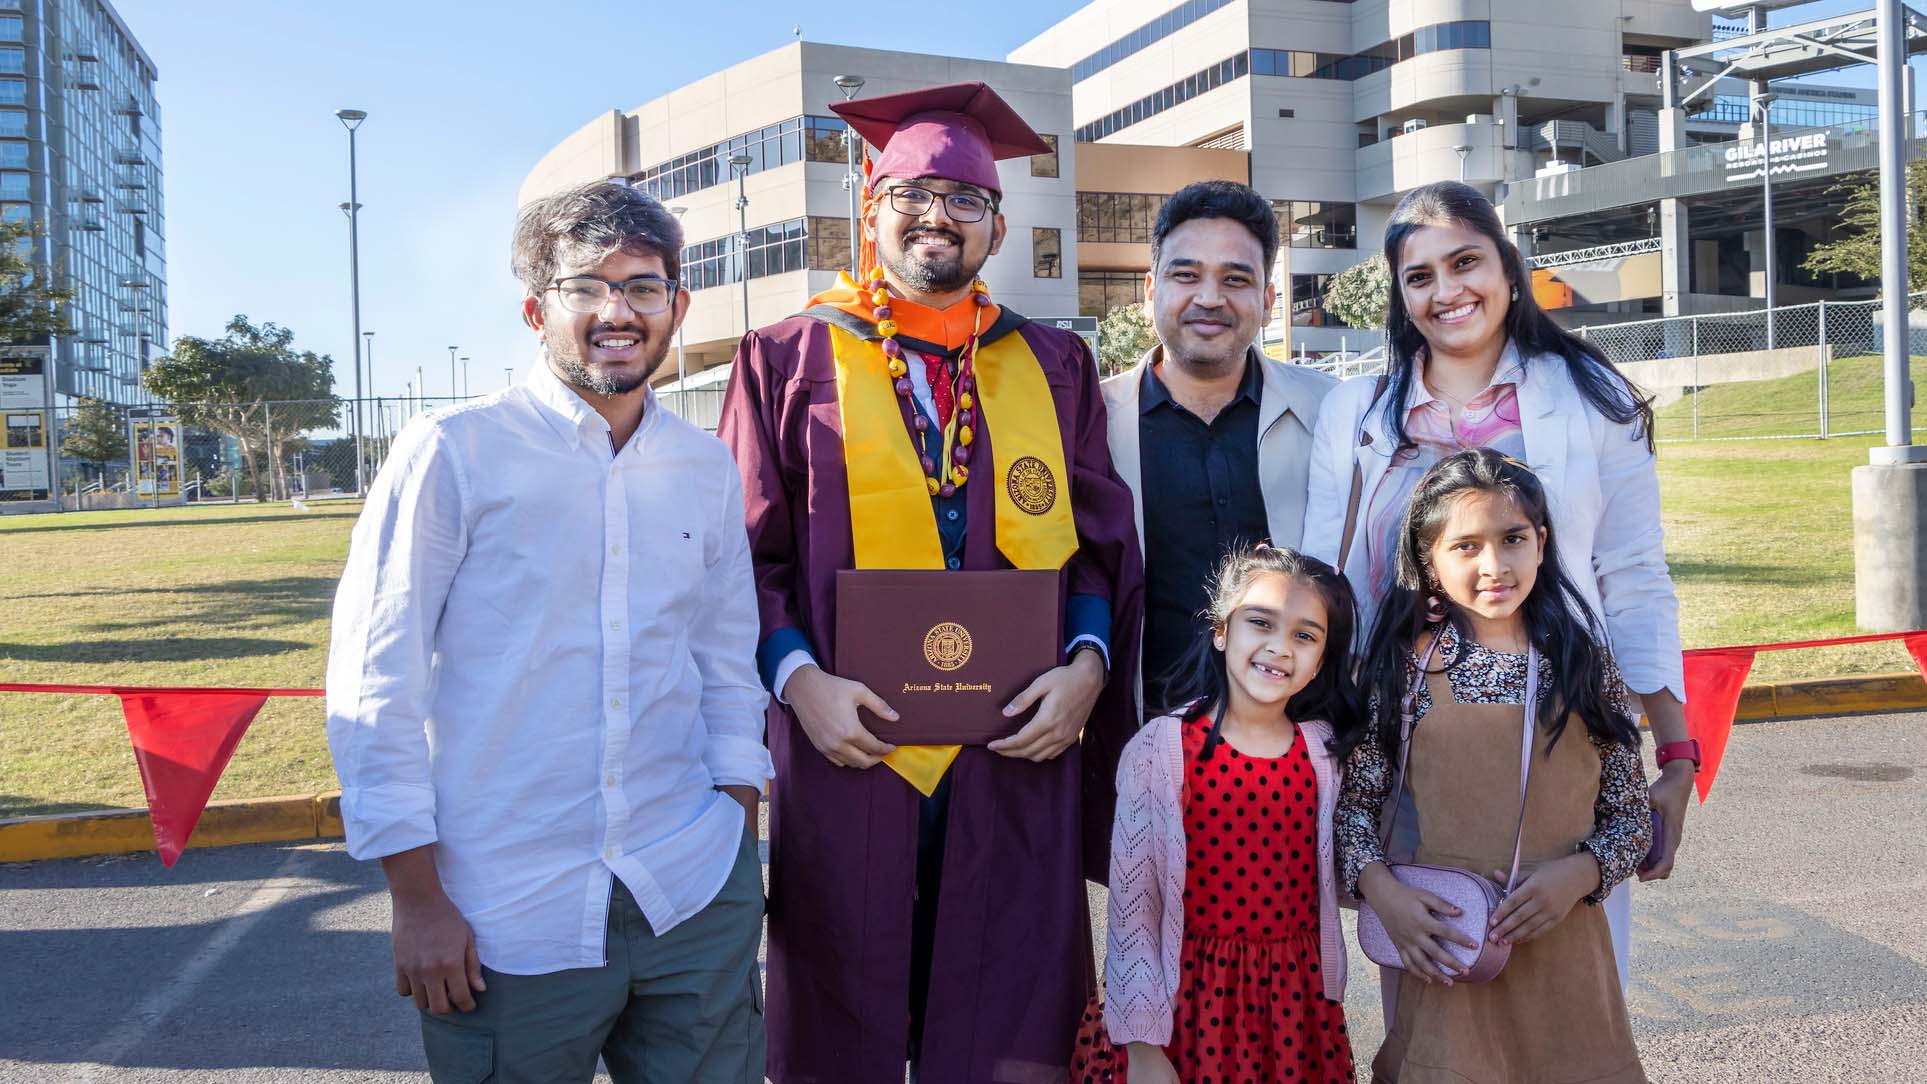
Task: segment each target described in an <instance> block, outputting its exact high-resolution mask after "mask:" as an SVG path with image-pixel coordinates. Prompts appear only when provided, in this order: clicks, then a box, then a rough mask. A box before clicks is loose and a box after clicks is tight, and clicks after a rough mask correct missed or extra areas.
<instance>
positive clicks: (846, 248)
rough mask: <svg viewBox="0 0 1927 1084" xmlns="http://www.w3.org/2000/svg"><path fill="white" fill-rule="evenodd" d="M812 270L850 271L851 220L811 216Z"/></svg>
mask: <svg viewBox="0 0 1927 1084" xmlns="http://www.w3.org/2000/svg"><path fill="white" fill-rule="evenodd" d="M809 235H810V269H811V270H812V271H847V270H849V269H850V220H849V219H847V218H823V217H819V216H816V215H811V216H810V223H809Z"/></svg>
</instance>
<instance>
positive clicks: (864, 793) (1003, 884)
mask: <svg viewBox="0 0 1927 1084" xmlns="http://www.w3.org/2000/svg"><path fill="white" fill-rule="evenodd" d="M819 311H820V310H819ZM1006 316H1007V317H1008V318H1007V319H1001V320H999V321H998V322H997V325H996V327H994V328H993V329H992V331H993V332H1003V333H1008V334H1019V335H1022V336H1023V337H1024V339H1025V341H1026V343H1027V344H1028V345H1029V347H1030V349H1031V352H1032V353H1033V354H1035V355H1036V357H1037V359H1038V362H1039V364H1040V365H1041V366H1042V367H1043V369H1044V373H1045V376H1046V378H1047V380H1048V382H1049V384H1050V389H1051V395H1052V398H1053V400H1054V402H1055V405H1056V408H1057V417H1058V424H1059V427H1060V430H1061V432H1062V434H1063V437H1064V461H1065V463H1066V464H1067V466H1068V468H1069V471H1070V473H1071V485H1070V497H1071V507H1072V512H1073V517H1074V520H1075V522H1076V527H1077V534H1078V542H1079V549H1078V551H1077V553H1076V554H1075V555H1074V556H1073V557H1072V558H1071V559H1070V561H1069V562H1068V563H1067V564H1066V566H1065V568H1064V575H1063V577H1062V579H1063V590H1064V592H1065V593H1066V595H1068V594H1070V593H1079V594H1090V595H1098V596H1101V597H1104V598H1107V599H1109V600H1110V601H1111V604H1112V619H1111V643H1110V658H1111V663H1112V671H1111V675H1110V680H1109V682H1108V683H1107V685H1106V687H1105V690H1104V693H1103V694H1102V696H1101V698H1100V699H1099V701H1098V704H1097V707H1096V709H1095V710H1094V711H1093V712H1092V715H1091V719H1090V721H1089V723H1088V724H1087V726H1086V728H1085V731H1084V736H1083V740H1082V743H1081V745H1076V746H1072V747H1071V748H1070V749H1069V750H1068V751H1066V752H1065V753H1064V754H1063V755H1062V756H1060V757H1058V758H1057V759H1056V760H1053V761H1050V762H1048V763H1044V764H1033V763H1031V762H1029V761H1026V760H1014V759H1010V758H1007V757H1002V756H998V755H997V754H995V753H992V752H990V751H988V750H986V749H983V748H980V747H969V748H965V749H964V750H963V751H962V753H961V754H960V755H959V756H958V757H957V760H956V762H955V763H954V764H952V765H951V767H950V777H951V782H950V786H951V793H950V805H949V827H948V833H947V836H946V841H945V852H944V869H943V879H942V889H941V898H940V900H939V903H938V911H937V934H936V940H935V946H934V950H933V954H932V961H931V976H930V992H929V1003H928V1009H927V1013H926V1020H927V1022H926V1024H925V1027H924V1039H923V1050H922V1056H921V1062H920V1065H921V1068H920V1074H921V1080H922V1084H966V1082H968V1084H979V1082H985V1081H1013V1082H1017V1081H1022V1082H1026V1084H1030V1082H1040V1084H1041V1082H1043V1081H1052V1082H1055V1081H1061V1080H1063V1079H1064V1078H1065V1075H1066V1073H1067V1071H1068V1063H1069V1059H1070V1053H1071V1046H1072V1043H1073V1042H1074V1041H1075V1032H1076V1028H1077V1025H1078V1022H1079V1018H1080V1014H1081V1012H1082V1010H1083V1008H1084V1005H1085V1001H1086V999H1087V998H1088V997H1089V995H1090V993H1091V992H1092V990H1093V989H1094V988H1095V969H1094V966H1093V964H1092V959H1091V927H1090V914H1089V908H1088V905H1087V897H1086V894H1085V886H1084V874H1085V873H1086V872H1088V873H1090V874H1091V875H1092V876H1093V878H1094V879H1097V880H1100V881H1101V880H1102V879H1103V877H1104V874H1105V872H1106V870H1107V863H1108V861H1109V853H1108V852H1109V843H1110V827H1111V813H1112V809H1113V807H1114V804H1115V792H1114V775H1115V771H1116V765H1117V757H1118V753H1119V752H1120V751H1121V750H1122V749H1123V746H1124V743H1125V742H1126V741H1127V740H1128V739H1129V737H1130V735H1131V733H1132V731H1133V730H1134V729H1135V728H1136V725H1137V718H1136V713H1135V708H1134V705H1133V703H1132V688H1133V686H1134V684H1135V680H1136V675H1135V673H1134V670H1135V666H1136V659H1137V653H1138V646H1137V638H1138V631H1139V623H1140V620H1141V615H1142V606H1143V565H1142V560H1141V558H1140V556H1139V553H1138V546H1137V535H1136V529H1135V527H1134V519H1133V514H1132V504H1131V502H1132V496H1131V492H1130V490H1129V489H1128V488H1127V487H1126V486H1125V484H1124V482H1123V481H1122V480H1121V479H1120V478H1119V477H1118V475H1117V472H1116V471H1115V470H1114V469H1113V468H1112V465H1111V457H1110V451H1109V449H1108V447H1107V445H1106V439H1105V419H1104V404H1103V400H1102V399H1101V397H1100V396H1099V393H1098V387H1097V379H1098V376H1097V369H1096V366H1095V364H1094V363H1093V361H1092V359H1091V354H1090V351H1089V349H1088V348H1087V347H1086V346H1085V344H1084V342H1083V340H1082V339H1079V338H1078V337H1077V336H1075V335H1072V334H1070V333H1069V332H1066V331H1061V330H1058V329H1055V328H1049V327H1045V326H1043V325H1041V324H1038V323H1034V322H1029V321H1025V320H1023V318H1022V317H1019V316H1017V315H1016V314H1014V313H1008V312H1006ZM845 326H849V325H848V323H847V322H846V323H845ZM1005 329H1009V330H1005ZM868 337H869V338H872V339H874V338H876V337H877V336H876V335H875V333H874V329H870V330H869V334H868ZM909 345H915V344H909ZM996 432H997V419H996V418H994V417H990V416H988V415H986V416H984V417H983V418H982V419H981V424H980V425H979V426H978V428H977V438H976V447H975V448H973V451H975V452H976V453H977V462H978V463H983V462H986V461H987V460H986V459H985V458H984V457H985V456H986V454H989V455H994V454H995V452H994V448H995V443H994V442H995V440H996ZM719 435H720V436H721V437H722V438H723V440H724V441H725V442H726V443H728V444H729V446H730V448H731V450H732V451H733V452H734V453H735V456H736V461H737V464H738V466H739V467H740V468H741V470H742V474H743V489H744V496H745V502H746V505H747V518H748V528H749V537H750V547H751V551H752V555H753V557H754V560H755V567H756V587H757V596H758V602H759V605H760V607H761V612H762V635H763V636H765V637H767V636H769V635H770V633H772V632H774V631H776V630H778V629H783V628H797V629H801V630H802V631H803V632H804V633H805V634H806V635H807V636H808V638H809V641H810V644H811V645H812V647H813V648H814V650H815V653H816V657H817V659H818V660H819V661H820V662H821V663H822V664H823V665H824V667H825V668H826V669H829V668H830V667H831V665H832V661H833V660H834V659H835V651H836V643H835V639H834V631H835V627H836V614H835V599H836V592H835V582H836V573H837V571H838V570H839V569H847V568H851V567H853V565H854V558H853V556H852V544H851V538H850V512H849V492H848V488H847V482H846V478H845V473H844V461H843V426H842V419H841V417H840V414H839V410H838V405H837V399H836V372H835V366H834V363H833V361H832V357H831V340H830V332H829V328H828V326H826V325H825V324H824V323H823V322H821V321H820V320H819V319H817V318H816V317H814V316H809V315H802V316H795V317H791V318H790V319H788V320H785V321H783V322H781V323H778V324H775V325H772V326H770V327H767V328H763V329H761V330H758V331H753V332H751V333H750V334H749V335H747V336H745V337H744V339H743V341H742V343H741V344H740V345H739V346H738V348H737V352H736V359H735V370H734V372H733V373H732V374H731V376H730V382H729V388H728V392H727V394H726V396H725V398H724V401H723V411H722V423H721V427H720V431H719ZM904 439H905V440H909V439H910V437H909V434H908V432H907V431H906V433H905V435H904ZM979 474H980V476H981V479H982V480H980V481H975V484H972V485H969V486H966V487H964V492H965V494H966V495H967V504H966V516H967V519H966V522H967V524H968V527H967V533H966V535H965V540H964V562H963V567H965V568H967V569H1000V568H1009V567H1011V566H1010V563H1009V562H1008V561H1006V560H1005V559H1004V557H1003V555H1002V554H1001V553H1000V552H998V550H997V544H996V541H997V540H996V537H995V523H996V513H995V509H994V508H993V496H994V494H993V490H992V487H991V485H990V484H986V483H988V482H989V480H990V478H991V474H990V472H989V471H988V470H985V471H981V472H979ZM931 516H932V518H931V521H930V522H929V523H924V524H916V525H914V526H915V527H916V528H917V529H922V530H932V531H934V530H935V529H936V527H935V523H936V520H935V512H934V511H933V512H932V513H931ZM768 723H769V746H770V751H771V754H772V756H773V758H774V760H775V763H776V779H775V781H774V783H773V784H772V785H771V794H770V903H769V971H768V999H767V1005H768V1009H767V1017H766V1023H767V1026H768V1031H769V1070H768V1072H769V1077H770V1079H771V1080H772V1081H775V1082H776V1084H901V1082H902V1080H903V1071H904V1058H905V1050H906V1046H907V1040H908V1037H909V1036H908V1031H909V1004H910V924H911V923H910V916H911V906H912V900H911V890H912V887H913V884H914V881H915V874H916V851H917V840H916V834H917V810H918V801H919V799H920V797H921V796H920V795H919V794H918V793H917V792H916V790H914V789H913V788H912V787H911V786H910V784H908V783H907V782H905V781H904V780H903V779H902V778H901V777H899V776H898V775H897V774H896V773H895V772H893V771H891V770H890V769H889V768H888V767H886V766H883V765H878V766H876V767H873V768H869V769H865V770H856V769H850V768H839V767H836V766H834V765H832V764H830V762H829V761H827V760H825V759H824V758H823V756H822V755H821V754H819V753H818V752H817V751H816V748H815V746H813V745H811V744H810V741H809V737H808V736H807V735H806V734H804V732H803V730H802V728H801V727H800V726H799V725H798V724H797V722H796V720H795V717H794V716H793V715H791V713H790V711H789V710H788V709H787V708H786V707H784V706H783V705H781V704H779V703H777V702H776V701H775V699H774V698H772V699H771V702H770V708H769V719H768Z"/></svg>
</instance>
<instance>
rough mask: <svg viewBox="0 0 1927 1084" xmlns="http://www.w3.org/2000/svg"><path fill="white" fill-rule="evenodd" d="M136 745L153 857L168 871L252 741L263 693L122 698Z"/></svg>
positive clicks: (161, 694) (146, 694)
mask: <svg viewBox="0 0 1927 1084" xmlns="http://www.w3.org/2000/svg"><path fill="white" fill-rule="evenodd" d="M117 695H118V696H119V697H120V706H121V712H122V714H124V715H125V716H126V717H127V736H128V737H130V738H132V739H133V742H134V760H135V762H136V763H138V764H139V765H140V770H141V786H142V787H143V788H144V789H145V790H146V791H147V810H148V815H149V817H150V818H151V819H152V820H153V822H154V849H155V850H156V851H157V852H159V854H160V856H161V864H162V865H164V866H166V867H168V868H169V869H172V868H174V862H175V860H176V859H178V858H180V856H181V851H182V850H183V849H185V848H186V847H187V838H188V837H189V836H191V835H193V834H194V826H195V825H196V824H199V823H200V821H201V811H202V810H204V809H206V808H207V799H208V796H209V795H211V794H213V793H214V784H215V783H216V782H218V781H219V780H220V778H221V772H222V771H224V770H225V769H226V768H227V762H228V758H229V757H231V756H233V755H234V747H235V746H236V745H239V744H240V742H241V735H243V734H245V733H247V730H248V724H249V723H252V722H253V721H254V716H255V713H256V712H258V711H260V710H261V705H262V704H265V703H266V702H267V699H268V698H267V694H266V693H265V692H254V691H250V692H241V693H231V692H155V691H141V692H135V691H125V692H117Z"/></svg>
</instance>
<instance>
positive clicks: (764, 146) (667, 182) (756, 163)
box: [634, 117, 844, 202]
mask: <svg viewBox="0 0 1927 1084" xmlns="http://www.w3.org/2000/svg"><path fill="white" fill-rule="evenodd" d="M805 120H812V121H818V122H823V118H820V117H810V118H805V117H791V118H790V119H789V120H786V121H782V122H780V123H777V124H772V125H770V126H769V127H767V128H759V129H757V130H756V131H753V132H745V133H743V134H742V135H738V136H732V137H730V138H729V139H726V140H723V141H722V142H721V143H717V144H714V145H713V146H708V147H704V148H702V149H701V150H697V151H691V152H690V153H688V154H685V155H681V156H679V157H676V158H671V159H670V160H669V161H667V162H660V163H657V164H656V165H654V166H651V167H650V168H648V169H646V170H644V171H643V173H642V175H641V176H640V177H638V178H637V179H636V181H635V182H634V183H635V186H636V187H638V188H640V189H642V190H643V191H645V192H647V193H649V194H650V195H652V196H654V197H656V198H657V199H659V200H663V201H665V202H667V201H669V200H673V199H677V198H679V197H682V196H685V195H688V194H689V193H691V192H697V191H701V190H702V189H705V188H709V187H711V186H712V185H718V184H724V183H727V182H729V181H733V180H735V179H736V174H735V172H734V167H733V166H731V165H730V164H729V159H730V158H731V156H733V155H736V154H746V155H748V156H749V166H748V172H750V173H760V172H762V171H763V170H766V169H776V168H778V167H780V166H786V165H789V164H790V163H792V162H801V161H803V122H804V121H805ZM823 123H828V122H823ZM835 123H837V124H841V123H842V122H841V121H838V122H835ZM829 160H830V161H833V162H841V161H843V160H844V159H843V150H842V139H841V138H840V137H839V138H838V139H837V151H836V153H835V155H834V156H833V157H832V158H830V159H829Z"/></svg>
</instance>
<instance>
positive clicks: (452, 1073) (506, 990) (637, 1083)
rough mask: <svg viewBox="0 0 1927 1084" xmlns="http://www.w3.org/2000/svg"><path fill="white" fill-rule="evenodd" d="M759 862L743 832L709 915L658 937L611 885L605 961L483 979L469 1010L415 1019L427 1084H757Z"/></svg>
mask: <svg viewBox="0 0 1927 1084" xmlns="http://www.w3.org/2000/svg"><path fill="white" fill-rule="evenodd" d="M762 927H763V877H762V863H761V861H760V859H759V858H758V855H757V847H756V840H755V837H753V836H752V835H750V834H749V833H747V832H745V833H744V834H743V843H742V846H741V849H740V850H739V851H738V853H737V855H736V865H735V867H734V868H733V869H731V871H730V874H729V880H728V881H726V882H725V883H724V884H723V888H722V891H721V892H718V893H717V894H716V898H715V899H714V900H712V901H710V903H709V906H707V907H705V908H703V909H702V910H701V911H699V912H697V913H696V914H695V915H692V916H691V917H690V918H689V919H687V920H686V921H684V922H683V923H681V924H680V925H678V926H677V927H676V928H675V929H672V930H670V931H669V932H668V933H667V934H665V935H663V936H661V937H658V936H656V934H655V932H654V931H653V930H651V929H650V928H649V920H648V919H646V918H644V917H643V914H642V910H641V909H640V908H639V907H637V906H636V901H635V897H634V896H631V895H630V894H629V890H628V889H627V888H626V887H624V886H623V884H622V882H621V881H620V880H617V881H615V890H614V893H613V896H612V898H611V900H610V904H609V933H608V954H609V962H608V963H607V964H605V965H603V966H602V967H585V968H573V969H570V970H567V971H556V972H552V973H550V974H547V975H505V974H502V973H501V972H499V971H493V970H489V969H487V968H484V969H483V977H484V978H485V979H487V981H488V989H487V990H484V991H482V992H480V993H477V994H476V995H475V1010H474V1011H473V1012H469V1013H450V1014H449V1015H447V1016H434V1015H431V1014H429V1013H426V1012H424V1013H422V1014H421V1020H422V1046H423V1048H424V1049H425V1051H426V1052H427V1054H428V1075H429V1078H430V1079H431V1080H433V1081H434V1082H435V1084H563V1082H577V1081H580V1082H582V1084H587V1082H588V1081H589V1080H590V1079H591V1078H592V1077H594V1075H595V1069H596V1057H597V1056H598V1055H600V1056H601V1057H602V1059H603V1061H604V1062H605V1063H607V1065H608V1067H609V1075H610V1076H611V1077H613V1078H614V1079H615V1082H616V1084H762V1082H763V1067H764V1059H765V1043H764V1037H763V981H762V976H761V974H760V973H759V970H758V968H757V966H756V949H757V944H758V942H759V941H760V940H761V937H762Z"/></svg>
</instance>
